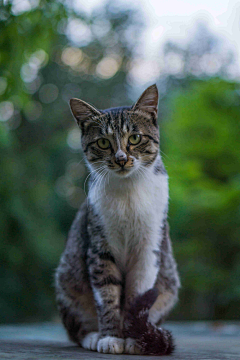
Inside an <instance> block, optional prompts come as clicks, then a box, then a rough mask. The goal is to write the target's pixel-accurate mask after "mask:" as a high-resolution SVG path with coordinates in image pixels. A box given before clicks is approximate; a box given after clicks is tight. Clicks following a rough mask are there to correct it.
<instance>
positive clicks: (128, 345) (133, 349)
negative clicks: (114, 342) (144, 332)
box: [124, 338, 141, 355]
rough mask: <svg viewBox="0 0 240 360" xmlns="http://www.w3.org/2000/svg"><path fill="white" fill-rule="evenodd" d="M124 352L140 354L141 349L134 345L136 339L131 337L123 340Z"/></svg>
mask: <svg viewBox="0 0 240 360" xmlns="http://www.w3.org/2000/svg"><path fill="white" fill-rule="evenodd" d="M124 352H125V354H131V355H134V354H137V355H140V354H141V350H140V349H139V347H138V346H137V345H136V340H135V339H132V338H127V339H126V340H125V350H124Z"/></svg>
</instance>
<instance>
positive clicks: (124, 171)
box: [114, 168, 134, 178]
mask: <svg viewBox="0 0 240 360" xmlns="http://www.w3.org/2000/svg"><path fill="white" fill-rule="evenodd" d="M133 172H134V170H133V169H132V168H130V169H128V168H124V169H119V170H117V171H114V175H115V176H117V177H118V178H126V177H129V176H131V175H132V173H133Z"/></svg>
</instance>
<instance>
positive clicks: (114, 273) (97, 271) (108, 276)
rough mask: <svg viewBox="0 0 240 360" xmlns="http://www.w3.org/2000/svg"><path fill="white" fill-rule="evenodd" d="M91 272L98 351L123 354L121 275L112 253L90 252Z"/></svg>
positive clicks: (89, 266)
mask: <svg viewBox="0 0 240 360" xmlns="http://www.w3.org/2000/svg"><path fill="white" fill-rule="evenodd" d="M88 269H89V276H90V281H91V286H92V289H93V294H94V298H95V303H96V308H97V312H98V326H99V332H100V334H99V335H100V338H99V340H98V344H97V351H98V352H103V353H111V354H121V353H123V351H124V339H123V338H122V330H121V313H120V297H121V293H122V275H121V272H120V271H119V269H118V268H117V266H116V264H115V261H114V258H113V256H112V255H111V254H110V253H109V252H104V253H103V252H102V253H98V254H96V253H93V252H92V251H91V249H90V250H89V251H88Z"/></svg>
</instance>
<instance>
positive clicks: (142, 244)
mask: <svg viewBox="0 0 240 360" xmlns="http://www.w3.org/2000/svg"><path fill="white" fill-rule="evenodd" d="M70 106H71V110H72V113H73V115H74V117H75V119H76V120H77V123H78V125H79V127H80V129H81V141H82V148H83V152H84V156H85V160H86V164H87V166H88V168H89V169H90V172H91V175H90V182H89V193H88V197H87V199H86V201H85V202H84V203H83V204H82V206H81V207H80V210H79V211H78V213H77V215H76V218H75V220H74V222H73V224H72V227H71V229H70V232H69V236H68V241H67V244H66V248H65V251H64V252H63V255H62V257H61V260H60V264H59V266H58V268H57V271H56V297H57V304H58V309H59V312H60V315H61V318H62V321H63V324H64V326H65V328H66V329H67V332H68V334H69V337H70V339H71V340H73V341H74V342H76V343H77V344H79V345H80V346H82V347H83V348H85V349H89V350H93V351H98V352H102V353H111V354H120V353H124V352H125V353H128V354H154V355H163V354H170V353H171V352H172V351H173V348H174V344H173V339H172V336H171V333H170V332H169V331H167V330H164V329H162V328H159V325H160V324H161V323H162V321H163V320H164V319H165V317H166V315H167V314H168V312H169V311H170V309H171V308H172V307H173V305H174V304H175V302H176V300H177V296H178V288H179V286H180V282H179V277H178V273H177V268H176V263H175V260H174V257H173V253H172V247H171V241H170V238H169V231H168V223H167V211H168V176H167V173H166V170H165V168H164V165H163V163H162V159H161V156H160V152H159V129H158V123H157V108H158V90H157V87H156V85H152V86H150V87H149V88H147V89H146V90H145V91H144V92H143V94H142V95H141V97H140V98H139V100H138V101H137V102H136V103H135V104H134V105H133V106H132V107H127V106H126V107H120V108H110V109H106V110H98V109H96V108H95V107H93V106H92V105H89V104H88V103H86V102H85V101H82V100H78V99H71V100H70Z"/></svg>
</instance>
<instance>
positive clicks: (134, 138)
mask: <svg viewBox="0 0 240 360" xmlns="http://www.w3.org/2000/svg"><path fill="white" fill-rule="evenodd" d="M128 141H129V143H130V144H132V145H137V144H138V143H140V141H141V135H131V136H130V137H129V139H128Z"/></svg>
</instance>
